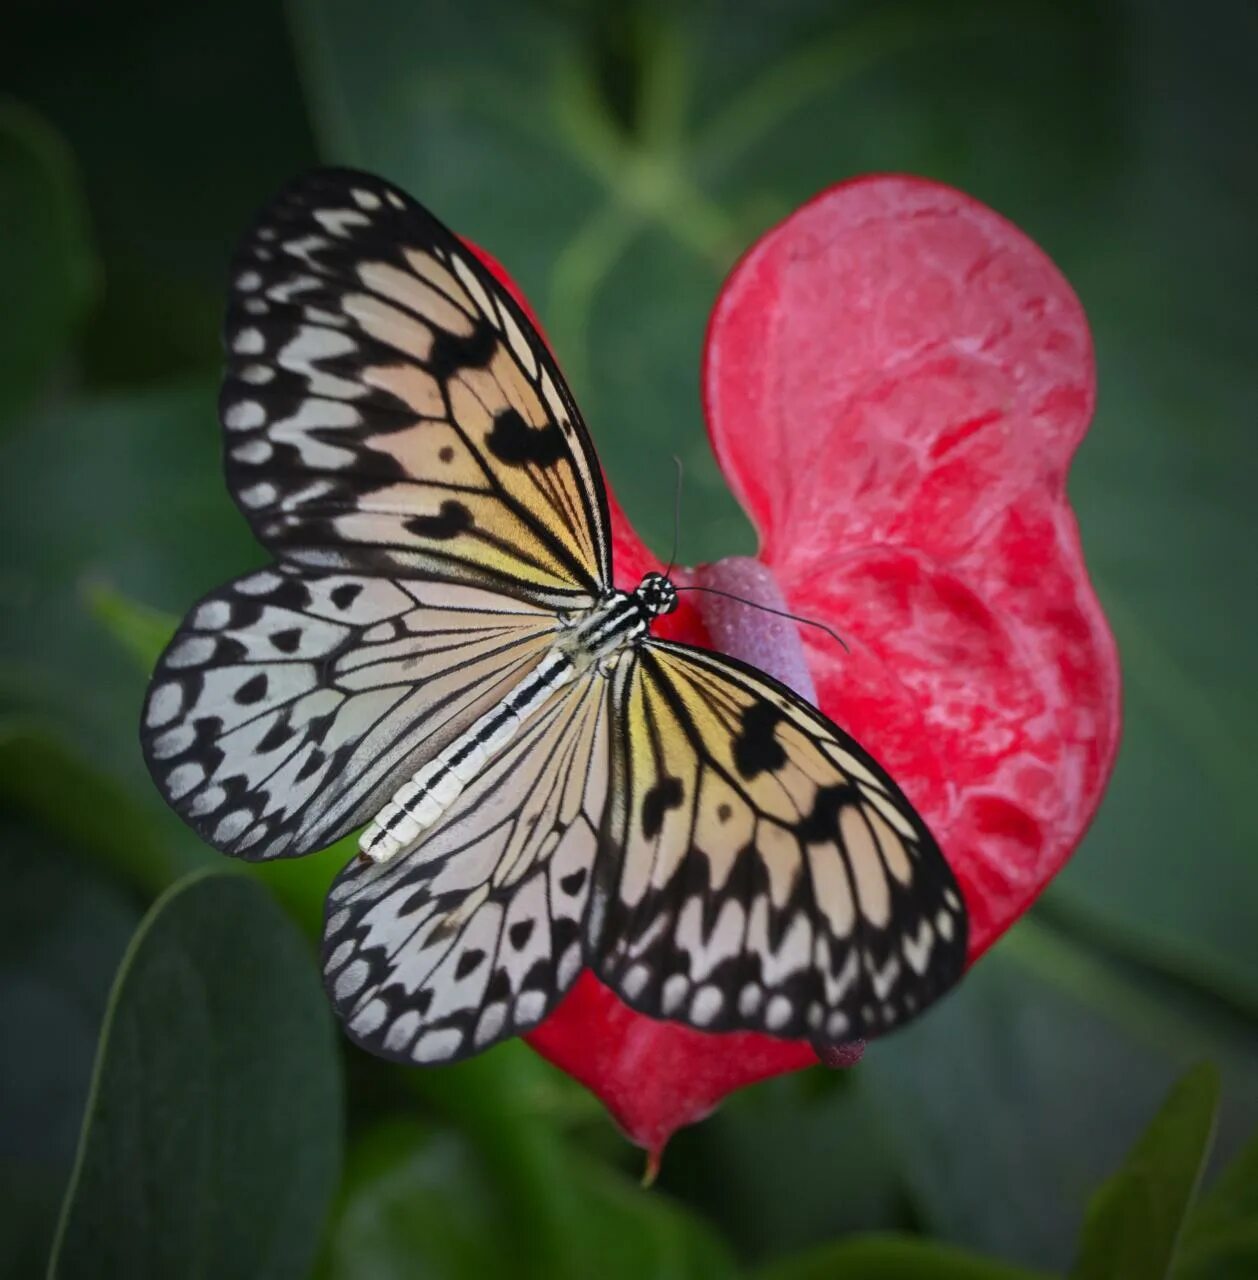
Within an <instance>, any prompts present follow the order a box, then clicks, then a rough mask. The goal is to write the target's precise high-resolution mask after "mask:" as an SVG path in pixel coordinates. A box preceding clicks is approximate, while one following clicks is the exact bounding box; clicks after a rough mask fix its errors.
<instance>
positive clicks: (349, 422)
mask: <svg viewBox="0 0 1258 1280" xmlns="http://www.w3.org/2000/svg"><path fill="white" fill-rule="evenodd" d="M361 422H362V415H361V414H360V413H359V411H358V410H357V409H356V408H355V407H354V406H353V405H352V404H347V403H346V402H345V401H344V400H319V399H309V400H303V401H302V402H301V404H300V405H298V406H297V412H296V413H294V414H292V415H291V416H290V417H287V418H283V419H281V420H280V421H278V422H276V423H274V424H273V425H272V427H271V430H270V432H269V435H270V438H271V439H272V440H273V441H274V442H275V443H276V444H288V445H292V446H293V447H294V448H295V449H296V450H297V451H298V453H300V455H301V461H302V464H303V465H304V466H306V467H309V468H310V469H311V470H314V471H322V470H325V469H331V470H341V469H344V468H346V467H348V466H349V465H350V464H351V463H352V462H353V461H354V459H355V457H356V456H357V455H356V454H355V452H354V451H353V450H352V449H349V448H342V447H340V446H338V445H334V444H329V443H328V442H326V441H324V440H322V439H320V438H319V436H318V435H316V434H315V432H322V431H329V430H332V431H338V430H339V431H343V430H348V429H350V428H353V427H357V426H359V425H360V424H361ZM312 484H316V485H320V486H321V488H320V489H319V490H318V491H317V492H316V493H314V494H309V493H306V494H303V493H301V492H300V491H298V492H296V493H293V494H290V495H289V497H288V499H287V500H286V501H285V503H284V506H285V508H286V509H292V508H295V507H297V506H300V505H302V503H304V502H308V501H309V500H310V498H311V497H312V496H316V497H317V496H319V494H320V493H322V492H326V491H327V489H326V482H324V481H313V482H312Z"/></svg>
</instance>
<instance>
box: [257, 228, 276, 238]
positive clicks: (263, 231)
mask: <svg viewBox="0 0 1258 1280" xmlns="http://www.w3.org/2000/svg"><path fill="white" fill-rule="evenodd" d="M275 236H276V231H275V228H274V227H259V228H258V239H259V240H274V239H275Z"/></svg>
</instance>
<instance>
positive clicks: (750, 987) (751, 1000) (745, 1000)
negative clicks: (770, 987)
mask: <svg viewBox="0 0 1258 1280" xmlns="http://www.w3.org/2000/svg"><path fill="white" fill-rule="evenodd" d="M763 1000H764V992H763V990H761V988H760V987H758V986H756V985H755V983H752V982H749V983H748V984H747V985H746V986H745V987H744V988H743V989H742V990H741V991H740V992H739V993H738V1012H739V1014H740V1015H741V1016H742V1017H744V1018H754V1017H755V1016H756V1012H757V1011H758V1010H759V1008H760V1005H761V1003H762V1002H763Z"/></svg>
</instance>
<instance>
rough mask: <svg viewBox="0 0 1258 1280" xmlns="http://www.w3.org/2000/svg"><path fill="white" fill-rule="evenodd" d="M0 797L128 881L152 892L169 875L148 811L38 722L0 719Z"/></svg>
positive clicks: (167, 859)
mask: <svg viewBox="0 0 1258 1280" xmlns="http://www.w3.org/2000/svg"><path fill="white" fill-rule="evenodd" d="M0 800H2V801H3V802H4V803H5V805H6V806H8V808H9V810H10V811H11V812H13V813H18V814H21V815H22V816H23V817H24V818H26V820H27V821H29V822H31V823H34V824H37V825H39V826H40V827H42V828H43V829H44V830H46V831H48V832H51V833H53V834H55V836H56V837H57V839H58V841H59V842H60V843H61V844H63V845H65V846H68V847H70V848H72V849H75V850H78V851H80V852H82V853H84V854H86V855H87V856H89V857H91V858H93V859H95V860H96V861H98V862H100V863H101V864H102V865H103V866H107V867H109V868H110V869H111V870H112V871H114V872H115V873H117V874H118V875H119V876H120V877H121V878H122V879H124V880H126V881H127V882H129V883H130V884H131V885H133V886H134V887H137V888H141V889H144V890H147V891H148V892H150V893H157V892H159V891H160V890H161V889H163V888H165V886H166V885H167V884H169V882H170V880H171V877H172V875H173V874H174V863H173V860H172V859H171V857H170V856H169V854H168V853H167V852H166V850H165V849H164V848H163V846H162V844H161V842H160V840H159V839H158V838H157V832H156V829H155V824H154V822H153V820H152V818H151V817H150V815H149V814H148V813H147V812H146V811H145V810H143V809H142V808H141V807H140V806H139V805H137V804H136V803H135V801H134V800H132V798H131V797H130V796H129V795H128V794H127V793H126V792H125V791H124V790H123V789H122V788H121V787H119V785H118V784H117V783H116V782H114V781H113V779H111V778H110V777H108V776H107V775H106V774H103V773H101V772H99V771H98V770H96V769H93V768H92V767H91V766H90V765H88V764H87V763H86V762H85V761H83V760H81V759H80V758H79V757H78V756H77V755H75V754H74V752H72V751H71V750H70V749H69V748H67V747H65V746H64V745H62V743H61V742H60V741H59V740H58V738H57V737H56V736H55V733H54V732H53V731H52V730H51V729H50V727H49V726H48V725H46V724H43V723H41V722H40V721H38V720H34V719H30V718H27V717H19V716H9V717H7V718H6V719H3V720H0Z"/></svg>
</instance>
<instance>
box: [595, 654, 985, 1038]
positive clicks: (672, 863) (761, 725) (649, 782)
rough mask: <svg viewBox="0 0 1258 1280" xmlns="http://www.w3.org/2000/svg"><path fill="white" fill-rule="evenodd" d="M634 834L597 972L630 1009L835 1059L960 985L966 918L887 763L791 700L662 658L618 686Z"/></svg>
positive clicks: (722, 665)
mask: <svg viewBox="0 0 1258 1280" xmlns="http://www.w3.org/2000/svg"><path fill="white" fill-rule="evenodd" d="M617 698H618V706H619V711H620V714H619V716H618V718H617V723H618V726H619V729H620V733H621V738H620V740H619V741H618V744H617V749H618V752H619V754H620V756H621V758H622V759H623V761H624V772H625V776H626V788H627V790H626V795H625V807H626V812H627V815H628V816H627V819H626V821H625V827H624V832H623V837H622V839H623V852H621V853H620V854H619V855H618V857H619V858H620V861H619V863H618V865H617V867H616V868H615V872H616V874H615V875H614V876H613V875H611V874H609V872H608V871H607V870H606V869H604V868H600V872H599V881H600V883H603V882H604V881H608V882H610V886H611V887H610V889H609V891H608V896H607V903H606V910H605V912H600V914H599V916H598V918H597V920H596V922H595V923H596V928H597V933H596V936H595V937H594V938H593V939H592V943H591V948H592V965H593V967H594V969H595V971H596V972H597V974H598V976H599V977H600V978H601V979H602V980H603V981H604V982H606V983H607V984H608V985H609V986H611V987H612V988H613V989H614V990H615V991H616V992H617V994H618V995H619V996H620V997H621V998H622V999H623V1000H624V1001H625V1002H626V1003H628V1004H629V1005H630V1006H631V1007H633V1008H635V1009H637V1010H639V1011H640V1012H643V1013H646V1014H649V1015H650V1016H652V1017H657V1018H666V1019H673V1020H677V1021H683V1022H687V1023H690V1024H691V1025H693V1026H696V1027H699V1028H701V1029H703V1030H710V1031H728V1030H740V1029H741V1030H751V1031H761V1032H768V1033H770V1034H772V1035H775V1036H779V1037H782V1038H786V1039H811V1040H813V1041H814V1042H815V1043H818V1044H833V1043H841V1042H844V1041H850V1040H853V1039H859V1038H867V1037H871V1036H876V1035H879V1034H882V1033H883V1032H885V1031H888V1030H891V1029H892V1028H893V1027H895V1026H897V1025H899V1024H901V1023H903V1022H904V1021H906V1020H908V1019H910V1018H912V1017H914V1016H916V1014H918V1013H920V1012H921V1011H922V1010H923V1009H925V1008H926V1006H927V1005H929V1004H930V1003H931V1002H933V1001H934V1000H935V999H937V998H938V997H939V996H940V995H942V994H943V993H944V992H945V991H946V990H948V988H949V987H951V986H952V985H953V983H954V982H955V981H956V980H957V978H958V977H959V976H960V974H961V971H962V969H963V967H964V964H965V955H966V939H967V916H966V911H965V907H964V903H963V901H962V898H961V894H960V890H959V889H958V887H957V884H956V881H955V879H954V878H953V875H952V872H951V870H950V869H949V867H948V864H947V862H946V861H945V859H944V857H943V855H942V853H941V852H940V850H939V848H938V846H937V845H936V843H935V841H934V839H933V838H932V837H931V835H930V832H929V831H928V830H927V828H926V826H925V824H924V822H923V821H922V819H921V818H920V817H919V816H918V814H917V813H916V812H915V811H914V809H913V807H912V806H911V805H910V803H909V802H908V800H907V799H906V798H905V796H904V794H903V793H902V792H901V791H900V789H899V788H898V787H897V786H896V784H895V783H894V782H893V781H892V780H891V779H890V777H888V775H887V774H886V772H885V771H884V770H883V769H882V768H881V767H880V766H879V765H878V764H877V762H876V761H874V760H873V758H872V757H871V756H870V755H869V754H868V752H866V751H864V750H863V749H862V748H861V747H860V746H859V745H858V744H857V743H856V742H854V741H853V740H852V739H851V738H850V737H849V736H848V735H847V734H845V733H844V732H843V731H842V730H841V729H839V728H838V727H837V726H836V725H834V724H833V723H831V722H830V721H829V720H828V719H827V718H826V717H824V716H823V715H821V714H820V713H819V712H817V711H816V710H815V709H814V708H812V707H810V706H808V705H807V704H806V703H804V702H803V701H802V700H801V699H800V698H799V697H798V696H797V695H795V694H794V693H792V692H791V691H790V690H789V689H787V688H786V687H785V686H783V685H780V684H778V683H777V682H776V681H774V680H772V679H771V678H769V677H768V676H766V675H764V673H762V672H759V671H756V670H754V669H753V668H751V667H748V666H745V665H744V664H742V663H740V662H737V661H736V660H734V659H731V658H728V657H725V656H723V655H720V654H715V653H710V652H707V651H705V650H701V649H696V648H692V647H691V646H688V645H683V644H675V643H671V642H664V641H658V640H652V641H650V642H648V643H646V644H644V645H643V646H642V648H641V650H640V651H639V653H638V655H637V657H636V660H635V661H634V662H633V663H632V664H630V665H627V666H626V667H625V670H624V672H623V673H622V675H621V678H620V679H619V680H618V683H617Z"/></svg>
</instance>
